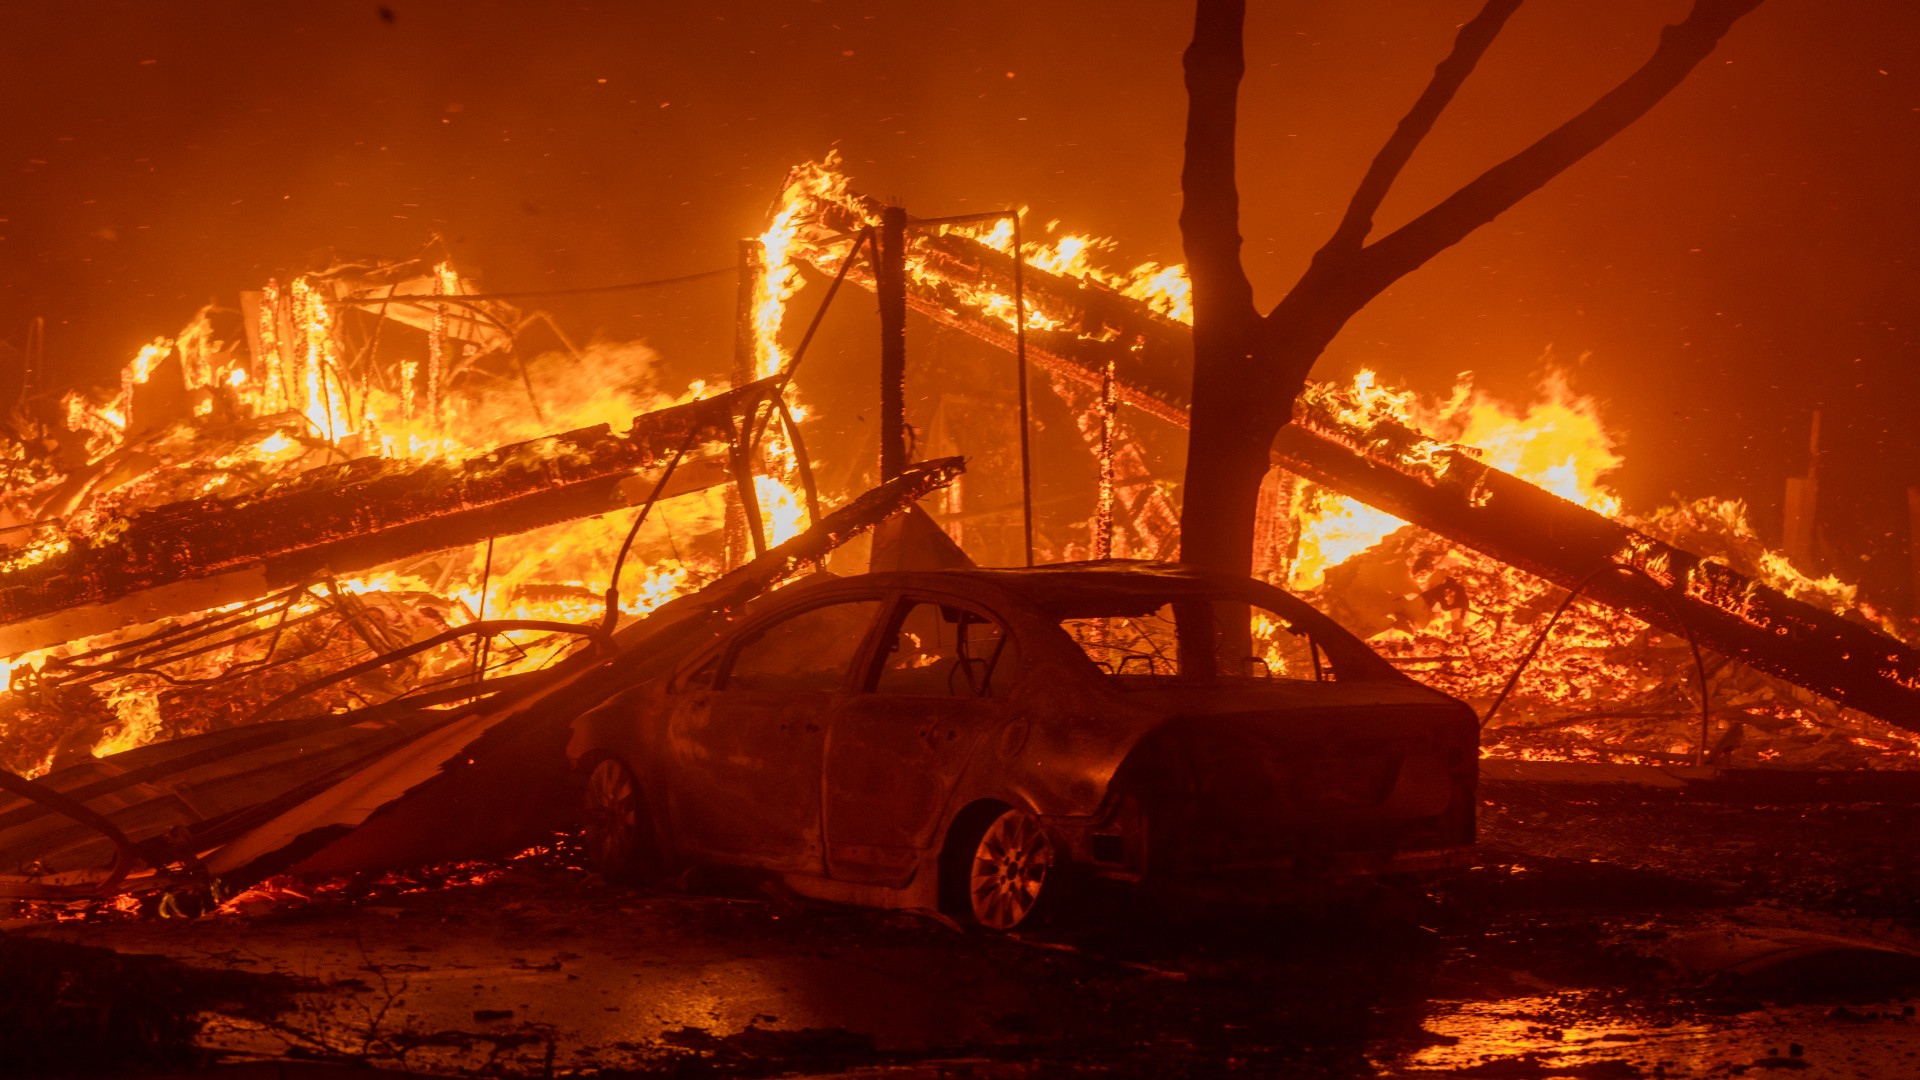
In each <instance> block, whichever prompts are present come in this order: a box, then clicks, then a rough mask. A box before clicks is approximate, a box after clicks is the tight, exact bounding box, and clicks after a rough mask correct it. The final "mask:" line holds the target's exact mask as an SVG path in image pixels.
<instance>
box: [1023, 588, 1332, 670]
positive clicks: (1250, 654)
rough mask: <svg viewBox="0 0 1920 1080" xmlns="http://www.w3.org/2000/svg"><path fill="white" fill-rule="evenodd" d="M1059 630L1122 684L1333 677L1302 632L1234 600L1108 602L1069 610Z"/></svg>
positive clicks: (1279, 617) (1281, 618) (1269, 613)
mask: <svg viewBox="0 0 1920 1080" xmlns="http://www.w3.org/2000/svg"><path fill="white" fill-rule="evenodd" d="M1060 626H1061V628H1062V629H1064V630H1066V632H1067V635H1068V636H1069V637H1071V638H1072V639H1073V641H1074V643H1075V644H1077V645H1079V646H1080V649H1081V651H1082V652H1084V653H1085V654H1086V656H1087V659H1089V660H1091V661H1093V663H1094V665H1095V666H1097V667H1098V668H1100V670H1101V671H1102V672H1104V673H1105V674H1107V675H1108V676H1110V677H1112V678H1113V679H1114V680H1116V681H1118V682H1120V683H1121V684H1123V685H1138V684H1143V683H1145V684H1151V683H1154V682H1160V681H1165V680H1181V681H1195V680H1209V679H1232V680H1262V681H1265V680H1290V681H1299V682H1329V681H1333V680H1334V679H1335V678H1336V671H1335V669H1334V668H1333V666H1332V665H1330V664H1329V663H1328V662H1327V658H1326V654H1325V652H1324V651H1323V650H1322V649H1321V648H1320V647H1319V645H1318V643H1316V642H1315V641H1314V640H1313V638H1312V636H1311V635H1310V634H1308V633H1307V632H1306V631H1305V629H1304V628H1297V627H1295V626H1294V625H1293V624H1292V623H1291V622H1289V621H1288V620H1287V619H1286V617H1285V616H1282V615H1280V614H1279V613H1277V612H1274V611H1270V610H1267V609H1265V608H1262V607H1259V606H1257V605H1252V604H1248V603H1244V602H1241V601H1238V600H1224V599H1214V598H1204V597H1203V598H1195V599H1179V600H1168V601H1161V602H1157V603H1156V602H1152V601H1147V602H1145V603H1139V602H1136V603H1133V604H1129V605H1128V606H1126V607H1121V606H1119V605H1113V606H1110V607H1107V608H1106V609H1105V610H1096V611H1075V612H1072V613H1070V614H1068V615H1067V616H1066V617H1064V618H1062V619H1061V620H1060Z"/></svg>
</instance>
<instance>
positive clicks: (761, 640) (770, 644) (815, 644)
mask: <svg viewBox="0 0 1920 1080" xmlns="http://www.w3.org/2000/svg"><path fill="white" fill-rule="evenodd" d="M879 609H880V601H878V600H851V601H842V602H841V603H837V604H823V605H821V606H819V607H812V608H807V609H806V610H804V611H801V612H799V613H798V614H795V615H792V616H789V617H787V618H785V619H782V620H780V621H779V622H776V623H773V624H772V625H769V626H767V627H764V628H762V629H761V630H760V631H759V632H757V633H755V634H754V635H753V636H751V637H749V638H746V639H745V640H743V641H742V642H741V643H740V644H739V645H738V646H736V647H735V648H734V651H733V660H732V663H731V664H729V665H728V666H727V671H726V673H725V674H724V675H723V676H722V677H721V680H720V687H721V688H722V689H725V690H773V691H780V692H783V693H795V692H799V693H806V692H815V693H818V692H823V691H834V690H839V689H841V688H843V687H844V686H845V685H846V679H847V669H848V667H849V666H850V665H851V664H852V663H853V658H854V654H855V653H857V652H858V651H859V649H860V643H861V642H862V641H864V640H866V637H867V629H868V628H869V627H870V626H872V625H873V621H874V616H875V615H876V614H878V613H879Z"/></svg>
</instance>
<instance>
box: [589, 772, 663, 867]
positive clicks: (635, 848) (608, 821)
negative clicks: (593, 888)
mask: <svg viewBox="0 0 1920 1080" xmlns="http://www.w3.org/2000/svg"><path fill="white" fill-rule="evenodd" d="M584 816H585V818H586V829H585V831H584V834H583V836H582V839H583V841H584V842H585V845H586V849H587V861H588V862H589V863H591V864H592V865H593V868H594V869H595V870H598V871H600V873H601V874H602V875H603V876H605V877H606V878H607V879H608V880H610V881H640V880H644V879H645V878H648V877H651V876H653V875H654V874H656V873H657V872H658V871H659V869H660V844H659V841H658V839H657V838H656V837H655V835H654V831H653V818H652V816H651V815H650V814H648V813H647V804H646V801H645V800H644V799H643V798H641V795H640V784H639V781H637V780H635V779H634V776H633V770H632V769H629V768H628V767H627V764H626V762H624V761H621V760H620V759H619V758H614V757H605V758H601V759H600V760H599V761H598V762H596V763H595V764H594V766H593V771H592V772H590V773H588V774H587V797H586V807H585V815H584Z"/></svg>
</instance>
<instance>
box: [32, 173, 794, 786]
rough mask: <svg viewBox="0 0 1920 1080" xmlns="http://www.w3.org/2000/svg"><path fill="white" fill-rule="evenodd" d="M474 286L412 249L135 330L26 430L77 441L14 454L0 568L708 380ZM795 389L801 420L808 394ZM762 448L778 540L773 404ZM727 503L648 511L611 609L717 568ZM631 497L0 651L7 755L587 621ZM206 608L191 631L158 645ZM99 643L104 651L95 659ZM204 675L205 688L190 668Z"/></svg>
mask: <svg viewBox="0 0 1920 1080" xmlns="http://www.w3.org/2000/svg"><path fill="white" fill-rule="evenodd" d="M825 175H826V174H822V176H823V177H824V176H825ZM829 188H830V186H829V187H815V188H814V189H811V190H809V191H808V192H807V198H809V199H814V198H820V197H823V196H830V195H831V194H832V192H831V190H830V189H829ZM803 208H804V207H803V205H802V204H801V203H800V202H799V201H795V202H794V203H793V204H792V205H789V206H785V207H776V208H775V211H774V212H773V213H772V214H771V215H770V219H769V225H768V228H767V230H766V232H765V233H764V234H763V235H762V236H760V237H759V238H758V246H759V249H760V251H759V254H760V258H759V260H758V272H757V274H756V278H755V281H754V309H753V312H752V322H753V351H754V365H753V366H754V370H753V372H752V375H753V377H755V378H759V377H765V376H767V375H771V374H775V373H778V372H780V371H781V370H783V369H784V368H785V366H786V365H787V363H788V362H789V361H790V355H789V353H788V351H787V349H786V346H785V345H784V343H783V341H782V329H783V325H784V322H785V313H786V307H787V304H788V301H789V300H790V299H791V298H792V296H793V294H794V293H795V292H796V291H797V290H798V289H799V288H800V287H801V285H802V282H801V280H800V277H799V271H798V267H797V265H796V263H795V260H794V257H793V254H792V248H793V246H794V244H795V243H796V240H797V238H798V234H799V231H800V222H799V218H800V217H801V212H802V209H803ZM481 292H482V290H480V289H478V288H477V287H476V286H475V285H474V283H473V282H472V281H471V280H470V279H469V278H467V277H466V276H464V275H462V274H461V273H460V272H458V271H457V270H456V269H455V268H454V267H453V266H452V265H451V264H450V263H449V262H446V261H439V262H435V263H431V264H427V263H422V262H417V261H416V262H408V263H395V264H382V265H379V266H374V267H367V266H349V267H336V268H334V269H332V270H329V271H326V272H323V273H317V274H308V275H302V276H299V277H295V278H293V279H291V280H288V281H286V282H284V283H281V282H276V281H270V282H268V283H266V284H265V285H264V286H263V287H262V288H261V289H260V290H259V291H258V292H257V293H253V294H249V295H247V296H245V297H243V301H244V302H243V304H242V305H241V309H242V310H239V311H227V310H220V309H215V308H208V309H205V310H203V311H201V312H200V313H199V314H197V315H196V316H195V317H194V319H193V320H192V321H191V322H190V323H189V324H188V325H187V326H186V327H185V328H184V329H183V330H182V331H181V332H180V333H179V334H177V335H174V336H173V337H163V338H158V339H155V340H154V341H152V342H150V343H149V344H147V345H145V346H143V347H142V348H141V349H140V350H139V351H138V352H137V353H136V354H135V356H134V357H132V358H131V359H130V361H129V362H128V363H127V364H126V365H125V367H124V369H123V371H122V374H121V378H120V380H119V383H118V386H117V387H115V388H113V392H111V393H110V394H103V393H101V392H99V391H90V390H74V391H71V392H68V393H67V394H66V395H65V396H64V397H63V398H62V400H61V402H60V407H59V410H58V414H59V415H58V419H57V421H55V422H54V423H53V424H51V425H49V426H47V427H46V428H45V429H44V430H40V431H34V432H28V433H26V434H27V435H28V436H30V437H31V436H40V437H42V438H43V440H44V441H46V442H48V443H49V444H51V443H54V442H58V443H60V444H61V445H62V446H65V447H69V448H70V449H67V450H64V451H63V454H65V457H64V458H63V459H62V461H63V462H64V465H54V464H50V462H51V461H52V460H53V456H52V455H47V456H45V457H44V458H40V459H36V458H35V457H34V456H33V455H32V454H31V453H28V452H22V451H20V450H18V449H16V452H15V453H14V454H13V455H12V464H13V467H12V471H11V475H10V476H9V478H8V479H9V481H10V482H9V483H7V484H6V485H5V487H4V489H3V490H0V527H4V526H8V525H11V526H13V528H12V529H11V531H4V532H0V572H4V571H9V570H21V569H25V568H28V567H31V566H33V565H36V564H38V563H40V562H43V561H45V560H46V559H49V558H52V557H54V556H56V555H59V554H61V553H62V552H65V551H67V550H69V549H70V548H71V546H72V543H73V538H74V537H77V536H85V537H87V538H88V540H89V542H91V543H94V544H98V543H101V542H106V541H110V540H111V539H112V538H113V537H114V535H115V534H116V531H117V530H118V529H122V528H124V527H125V523H126V521H127V520H128V517H129V515H131V514H132V513H134V512H137V511H139V510H141V509H143V508H147V507H152V506H157V505H161V504H165V503H172V502H178V501H180V500H182V499H188V498H231V497H236V496H241V495H246V494H249V493H251V492H255V491H259V490H261V489H263V488H266V487H269V486H271V485H274V484H276V483H279V482H281V481H284V480H287V479H290V478H292V477H294V476H296V475H297V474H299V473H301V472H303V471H305V470H308V469H313V468H317V467H322V466H327V465H329V464H332V463H337V462H344V461H347V460H351V459H357V458H366V457H376V458H388V459H399V460H411V461H429V460H434V459H443V460H448V461H460V460H463V459H466V458H468V457H472V456H474V455H479V454H485V453H487V452H489V451H491V450H492V449H493V448H494V447H497V446H502V445H510V444H514V443H518V442H524V441H526V440H530V439H535V438H538V437H541V436H544V435H547V434H550V433H552V432H555V431H569V430H575V429H579V428H586V427H591V426H593V425H596V424H607V425H609V426H611V427H612V428H613V430H615V431H622V430H625V429H626V426H627V424H628V423H629V422H630V421H631V420H632V419H633V418H634V417H635V416H637V415H640V414H642V413H646V412H650V411H653V410H656V409H660V408H663V407H667V406H669V405H673V404H677V403H680V402H684V401H688V400H692V399H693V398H695V397H698V396H701V395H703V394H704V393H705V384H704V383H702V382H696V383H694V384H692V385H691V386H689V387H688V388H687V390H686V391H685V392H684V393H680V394H674V393H670V392H665V391H663V390H661V389H659V388H658V387H657V386H656V385H655V384H654V378H653V369H654V360H655V358H654V356H653V355H652V353H651V352H650V351H649V350H647V349H646V348H645V347H644V346H642V345H639V344H638V343H626V344H603V345H597V346H595V347H593V348H591V349H589V350H588V351H587V352H586V353H584V354H580V353H575V354H571V355H569V354H561V353H548V354H541V355H534V356H523V355H521V354H520V352H519V351H518V350H517V349H516V337H515V335H516V333H517V332H518V331H519V330H521V329H524V326H525V324H526V322H527V320H524V319H522V318H521V316H520V313H519V312H518V311H517V310H515V309H512V308H509V307H506V306H505V305H501V304H498V303H495V302H492V301H488V300H485V299H484V298H482V299H475V300H471V301H465V300H459V299H458V298H463V297H470V296H480V294H481ZM438 298H454V299H455V301H456V302H453V303H446V302H438ZM569 348H571V347H570V346H569ZM790 398H791V395H789V411H790V412H791V414H792V415H793V418H794V420H795V422H798V421H799V420H800V419H801V418H803V417H804V415H805V412H804V409H803V408H802V407H800V406H799V405H798V404H797V403H793V402H792V401H791V400H790ZM26 443H27V440H26V439H23V440H22V445H23V446H25V445H26ZM28 449H31V448H30V447H29V448H28ZM761 453H762V457H763V459H764V460H763V461H762V463H761V466H762V467H761V468H758V469H756V471H757V472H759V473H760V475H756V476H755V477H754V487H755V494H756V496H757V499H758V502H759V508H760V511H761V517H762V520H763V521H764V523H765V528H766V534H767V540H768V542H769V543H770V544H777V543H780V542H782V541H784V540H787V539H789V538H791V537H793V536H795V535H797V534H799V533H800V532H801V531H803V530H804V529H805V528H806V527H807V524H808V520H809V519H808V507H807V500H806V498H805V496H804V494H803V493H802V490H801V484H800V481H799V477H800V463H799V460H798V452H797V449H796V447H795V446H794V444H793V441H792V439H791V438H790V436H789V433H788V430H787V428H786V427H785V425H784V424H783V422H782V421H781V420H780V419H779V418H778V417H768V418H766V423H765V435H764V437H763V439H762V442H761ZM76 460H77V461H78V462H80V464H78V465H76V464H75V463H74V462H75V461H76ZM63 470H64V471H63ZM722 519H723V504H722V497H721V495H720V494H719V493H718V492H717V491H715V490H712V489H709V490H706V491H702V492H697V493H695V494H693V495H690V496H684V497H680V498H677V499H676V500H675V502H674V504H673V505H672V507H671V508H667V507H658V508H656V509H655V511H654V513H653V515H652V516H651V517H650V518H649V522H650V523H658V525H657V526H656V525H654V524H650V525H649V526H648V529H649V532H648V533H647V534H646V535H643V536H642V537H641V545H640V547H639V548H637V549H636V552H635V555H636V558H635V559H633V560H631V561H630V562H629V564H628V565H627V567H626V568H625V572H624V574H623V576H622V589H621V596H620V609H621V613H622V614H623V615H626V616H636V615H640V614H644V613H646V612H648V611H651V610H653V609H654V608H657V607H658V606H660V605H661V604H663V603H665V602H666V601H667V600H670V599H672V598H673V597H674V596H676V595H679V594H681V593H683V592H685V591H687V590H690V589H693V588H697V587H698V586H699V585H701V584H703V583H704V582H706V581H708V580H711V579H712V578H713V577H715V576H717V575H718V574H719V573H720V572H721V571H722V570H723V569H724V568H725V567H724V566H723V565H722V562H721V557H722V556H721V552H719V551H718V550H712V549H711V546H710V545H707V544H705V543H704V542H701V538H703V537H717V536H718V535H719V534H720V532H721V528H720V523H721V521H722ZM630 521H631V517H630V512H628V513H620V514H607V515H604V516H601V517H596V518H590V519H586V520H577V521H569V522H565V523H562V524H559V525H553V526H548V527H545V528H540V529H535V530H533V531H529V532H523V533H519V534H515V535H508V536H500V537H497V538H495V540H494V541H493V542H491V543H488V544H483V545H476V546H475V547H473V548H472V549H460V550H453V551H443V552H437V553H434V554H432V555H430V556H426V557H421V558H414V559H409V560H405V561H403V562H402V563H400V564H395V565H391V566H387V567H381V568H378V569H375V570H371V571H367V572H364V573H361V574H359V575H357V576H355V577H353V578H351V579H345V580H331V581H326V582H322V583H318V584H316V585H314V586H312V587H309V588H306V589H301V590H295V591H294V592H292V593H287V594H278V595H275V596H272V597H261V598H258V599H255V600H251V601H247V602H243V603H239V604H231V605H227V606H224V607H220V608H215V609H213V610H210V611H206V612H203V613H201V614H199V615H197V616H192V617H186V618H179V619H170V620H167V621H166V622H165V623H162V624H157V625H148V626H137V627H130V628H127V629H126V630H122V631H116V632H113V633H108V634H103V635H98V636H95V637H92V638H88V639H84V640H79V641H73V642H69V643H67V644H64V645H60V646H56V647H53V648H49V649H43V650H38V651H35V652H32V653H29V654H25V655H21V656H16V657H12V658H9V660H8V661H7V662H6V663H4V664H0V764H3V765H7V766H11V767H14V768H16V769H18V770H20V771H23V772H26V773H28V774H29V775H33V774H38V773H43V772H45V771H47V770H48V769H49V768H51V767H53V766H54V765H55V764H56V763H57V761H58V760H59V759H60V758H61V757H62V756H63V755H69V754H73V753H76V752H80V751H85V752H91V753H93V754H95V755H104V754H109V753H116V752H120V751H124V750H128V749H132V748H135V747H138V746H142V745H145V744H147V743H149V742H151V741H153V740H155V739H159V738H169V737H178V736H181V735H189V734H194V733H196V732H198V731H202V730H210V729H212V728H215V727H220V726H224V725H226V724H228V723H232V722H237V721H238V720H239V719H240V718H242V717H243V716H244V715H246V713H247V711H248V709H249V708H250V707H251V706H253V705H258V704H259V703H260V702H261V701H264V700H266V699H270V698H272V697H274V696H275V695H276V694H278V693H281V692H284V691H285V690H287V689H289V688H291V687H293V686H297V685H299V684H300V683H301V682H303V681H304V680H306V679H309V678H312V677H314V676H316V675H319V674H325V673H327V672H329V671H332V670H339V669H343V668H346V667H348V666H350V665H351V664H353V663H355V662H357V661H358V660H360V659H363V658H365V657H366V656H369V655H377V654H379V653H381V652H384V651H387V650H390V649H393V648H398V647H400V646H403V645H406V644H408V643H410V642H412V641H416V640H420V639H423V638H425V637H428V636H433V635H436V634H441V633H443V632H444V631H447V630H449V629H455V628H459V627H462V626H465V625H468V624H470V623H473V622H476V621H480V620H483V619H484V620H522V621H526V620H537V621H545V622H565V623H575V624H595V623H598V622H599V621H600V619H601V617H602V614H603V611H604V604H605V598H604V593H605V590H606V587H607V582H608V581H609V579H610V576H611V573H612V561H613V558H614V553H615V552H616V551H618V550H619V548H620V546H621V541H622V540H623V539H624V536H625V533H626V531H627V529H628V527H629V524H630ZM675 529H678V530H680V533H681V536H682V538H683V539H690V540H693V541H695V543H694V544H693V546H692V548H691V549H683V548H682V546H681V545H680V544H679V543H676V542H675V541H674V539H673V530H675ZM643 553H644V554H643ZM206 628H211V629H206ZM203 631H204V632H205V633H207V634H208V635H209V636H208V637H207V639H206V641H205V642H204V643H203V645H202V647H197V648H194V649H169V648H167V647H164V646H156V645H154V642H156V641H165V640H168V639H169V638H170V637H171V638H172V639H176V640H177V639H187V640H195V635H197V634H200V633H202V632H203ZM577 640H578V639H575V638H571V637H568V636H564V635H560V636H556V635H552V634H548V633H546V632H543V631H532V630H526V631H520V630H516V631H509V632H505V633H500V634H496V635H494V636H493V637H491V638H490V639H489V640H487V641H486V642H484V643H483V642H481V641H480V640H478V639H472V638H469V639H461V640H456V641H453V642H450V643H448V644H445V645H442V646H439V647H437V648H435V649H433V650H431V651H429V652H426V653H422V654H419V655H417V656H415V657H413V658H410V659H409V660H408V661H406V662H405V663H402V664H398V665H395V666H394V667H393V668H392V669H391V670H384V671H380V672H375V673H372V674H371V675H369V676H366V677H360V678H355V679H352V680H348V681H347V682H346V683H344V684H342V685H341V686H340V687H338V688H336V689H335V690H332V691H328V692H325V693H321V694H319V695H316V697H315V698H314V700H313V701H312V702H310V703H308V704H307V705H306V706H304V707H306V708H310V709H311V708H318V709H322V710H328V709H334V710H337V709H341V708H347V707H351V706H353V705H356V704H366V703H368V702H372V701H378V700H383V699H385V698H387V697H391V696H394V695H395V694H396V693H399V692H401V691H403V690H407V689H418V688H420V687H431V686H434V685H436V684H442V683H448V682H450V681H455V680H458V679H461V678H475V679H477V678H481V677H495V676H500V675H509V674H515V673H518V672H522V671H528V670H533V669H535V668H538V667H541V666H544V665H546V664H549V663H551V662H553V661H554V660H555V659H557V658H558V657H559V656H561V655H564V654H565V653H566V652H567V651H568V650H570V649H571V648H573V647H575V646H576V645H577ZM105 668H112V669H114V670H115V671H118V672H120V674H117V675H115V676H113V677H105V676H104V675H97V674H92V673H93V672H95V671H96V669H105ZM202 683H205V684H206V686H207V687H208V689H206V690H204V691H203V692H199V693H197V694H189V693H187V692H186V691H185V690H183V689H182V688H183V687H186V686H199V685H200V684H202ZM189 699H191V700H189Z"/></svg>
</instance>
